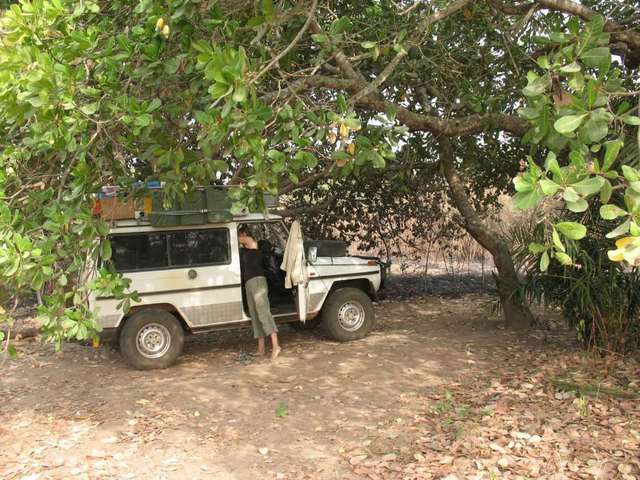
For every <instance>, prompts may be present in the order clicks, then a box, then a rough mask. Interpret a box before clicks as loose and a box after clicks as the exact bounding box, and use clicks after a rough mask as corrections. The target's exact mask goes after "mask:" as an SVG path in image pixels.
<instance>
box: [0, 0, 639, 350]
mask: <svg viewBox="0 0 640 480" xmlns="http://www.w3.org/2000/svg"><path fill="white" fill-rule="evenodd" d="M3 5H4V6H3V7H0V8H3V9H4V10H2V11H1V14H0V15H1V16H0V164H1V166H2V168H1V169H0V277H1V278H2V280H1V286H0V295H2V298H1V299H0V300H2V305H3V308H2V310H0V316H1V318H2V321H3V322H5V323H9V324H10V322H11V310H12V309H13V308H15V306H17V305H18V302H19V299H20V298H24V297H25V296H26V295H29V294H30V293H33V292H34V291H35V292H39V293H40V295H41V298H42V304H41V305H40V307H39V314H40V316H41V317H42V319H43V325H44V331H45V333H46V334H47V337H48V338H50V339H52V340H54V341H57V342H58V343H60V342H61V341H62V340H63V339H64V338H77V339H87V338H91V337H92V336H94V335H95V334H94V332H93V330H92V325H93V322H92V316H91V312H89V311H88V310H87V307H86V298H87V295H88V292H89V291H91V290H99V291H109V292H111V294H113V295H115V296H116V297H118V298H121V299H122V306H123V308H127V306H128V305H129V303H130V302H131V301H132V300H135V293H133V292H129V291H128V289H127V282H126V280H124V279H122V278H121V277H119V276H118V275H117V274H116V273H115V272H113V271H111V270H109V268H107V267H105V268H104V269H102V270H100V274H99V275H98V277H96V278H94V279H92V280H91V281H88V280H87V279H86V278H85V277H84V276H83V272H84V271H85V267H86V263H87V262H88V261H90V259H92V258H95V259H97V258H102V260H105V261H107V260H108V259H109V258H110V254H111V252H110V247H109V244H108V242H98V241H97V240H98V239H100V238H103V237H104V236H105V235H106V233H107V228H106V225H104V224H103V223H102V222H101V221H100V220H99V219H97V218H95V217H94V216H92V214H91V199H92V196H93V195H94V194H95V193H96V192H97V191H98V190H99V188H100V187H101V186H102V185H105V184H113V185H118V186H120V187H122V188H123V189H129V188H131V186H132V185H133V183H134V182H135V181H138V180H145V179H155V180H160V181H163V182H165V184H166V190H167V192H169V193H170V194H172V195H175V196H180V195H182V194H184V193H185V192H186V191H188V190H189V189H190V188H193V186H194V185H203V184H216V183H218V184H237V185H240V186H241V187H242V188H240V189H238V190H237V192H238V193H237V195H236V202H237V203H238V204H245V205H246V204H249V205H250V206H253V207H256V208H260V207H261V202H262V200H261V198H262V197H261V195H260V193H262V192H272V193H281V194H285V193H290V192H293V191H294V190H298V189H302V188H305V187H307V186H309V185H312V184H314V183H316V182H318V181H320V180H323V181H327V182H329V183H328V184H329V185H330V182H331V181H332V179H336V178H346V177H348V176H351V175H354V176H357V175H359V174H360V173H361V172H363V171H365V170H367V169H371V168H378V169H382V168H385V167H386V166H387V165H388V164H389V163H392V162H396V161H397V159H398V158H401V156H400V155H398V154H399V152H400V151H401V150H402V149H403V148H419V149H421V150H420V151H423V152H430V153H429V155H433V158H434V160H433V161H434V162H437V163H438V165H439V169H438V171H436V172H434V173H433V175H442V176H443V178H444V179H445V180H446V182H447V185H448V189H449V194H450V197H451V200H452V202H453V204H454V205H455V206H456V208H457V209H458V210H459V212H460V214H461V217H462V218H463V224H464V227H465V228H466V229H467V231H468V232H469V233H470V234H471V235H472V236H473V237H474V238H476V239H477V240H478V241H479V242H480V243H481V244H482V245H483V246H484V247H485V248H486V249H487V250H488V251H489V252H490V253H491V255H493V258H494V260H495V264H496V267H497V271H498V275H497V279H498V292H499V295H500V297H501V299H502V304H503V306H504V313H505V319H506V321H507V324H508V325H511V326H514V327H517V326H525V325H527V324H528V323H529V322H530V319H531V314H530V313H529V311H528V309H527V307H526V305H524V304H523V303H522V302H521V300H520V298H519V296H518V294H517V290H518V285H519V283H518V278H517V276H516V271H515V269H514V267H513V262H512V260H511V255H510V253H509V246H508V244H507V242H506V241H505V240H504V239H502V238H500V237H499V236H497V235H496V234H495V232H492V231H491V230H490V229H489V228H488V227H487V225H486V223H485V222H484V221H483V219H482V217H481V215H479V214H478V212H477V211H476V210H475V209H474V207H473V203H472V201H471V199H470V196H469V188H471V187H470V185H471V184H472V183H473V181H474V178H466V177H465V173H466V172H467V170H466V168H465V156H466V155H467V154H468V153H469V154H470V152H477V148H469V147H468V145H469V144H470V142H471V144H475V146H478V145H480V146H486V145H491V144H492V142H496V141H499V142H513V144H514V145H516V144H518V145H519V142H520V137H523V136H525V135H528V137H527V139H529V140H531V139H532V134H530V133H528V132H531V131H535V130H536V129H538V128H540V125H538V124H534V125H532V124H531V123H530V121H531V120H535V118H534V117H533V113H530V114H525V115H524V116H521V115H519V114H518V113H517V110H518V108H521V107H523V106H524V104H525V98H526V99H531V98H532V97H531V96H528V95H527V92H524V95H523V91H522V88H523V87H525V86H527V80H528V81H529V83H532V82H535V79H534V78H533V76H534V74H529V76H527V71H529V70H531V69H532V66H534V65H535V64H534V63H533V62H534V60H535V59H538V65H539V66H540V68H548V67H547V65H546V64H544V63H542V64H541V63H540V62H541V59H542V58H547V59H548V61H549V63H550V65H549V68H550V70H549V72H550V73H548V74H546V77H544V78H547V79H548V82H550V83H548V84H547V83H545V89H546V88H547V87H548V86H549V85H551V87H552V86H553V85H555V83H554V82H555V80H554V78H555V77H554V76H553V72H555V71H556V70H554V69H555V68H556V63H555V62H556V60H555V58H556V57H555V55H557V52H558V50H559V49H560V50H562V48H563V46H562V45H563V44H564V40H565V37H564V36H566V40H567V42H568V43H570V42H573V41H574V40H575V39H574V38H573V37H576V36H579V35H583V32H584V31H586V30H585V29H588V28H591V27H587V26H586V25H587V23H586V22H589V21H593V19H594V18H596V17H597V16H598V14H600V15H602V20H601V21H600V23H599V26H598V29H599V30H602V32H601V33H599V34H598V35H600V36H599V37H598V45H597V47H593V48H601V49H605V48H606V49H608V51H609V52H610V53H611V54H615V57H614V62H615V63H617V64H619V65H618V68H617V69H616V70H619V71H620V72H621V73H620V75H621V76H622V77H624V76H627V77H628V76H631V75H633V72H634V71H635V70H634V69H635V68H637V65H638V62H639V59H640V55H639V53H638V52H640V35H639V34H638V32H637V30H634V28H633V26H634V22H635V24H636V25H637V20H638V12H637V8H636V6H635V3H634V2H633V1H631V0H625V1H622V2H621V1H617V0H601V1H598V2H596V1H587V0H584V1H582V2H581V3H579V2H577V1H574V0H533V1H531V2H505V3H503V2H501V1H498V0H486V1H472V0H442V1H439V0H434V1H424V2H423V1H399V2H397V1H386V0H382V1H375V2H368V1H363V2H348V1H341V0H338V1H332V2H326V1H321V0H310V1H288V0H283V1H274V0H261V1H245V0H219V1H213V0H211V1H208V0H203V1H193V0H169V1H162V2H161V1H158V0H141V1H138V2H130V1H123V0H120V1H119V0H112V1H96V0H85V1H83V2H72V1H69V0H32V1H29V0H22V1H20V2H15V3H14V2H3ZM598 18H599V17H598ZM566 30H568V31H569V33H563V32H565V31H566ZM599 30H598V31H599ZM545 35H546V36H549V35H550V36H551V37H550V38H551V39H552V42H551V43H549V42H545V41H542V42H541V41H540V37H545ZM558 35H564V36H563V37H562V39H561V38H560V37H559V36H558ZM605 36H606V38H605ZM590 46H591V44H590ZM599 52H603V50H602V51H599ZM563 55H565V56H566V55H568V54H567V53H564V54H563ZM579 57H580V56H579V55H578V56H577V59H578V61H579V62H584V63H586V60H585V59H584V58H582V60H580V58H579ZM597 57H598V59H599V58H601V57H603V55H600V54H598V55H597ZM595 61H596V59H595V58H594V62H595ZM598 61H599V60H598ZM561 64H562V65H561ZM558 65H560V67H559V68H562V67H565V65H564V63H562V62H561V61H560V60H558ZM587 67H589V68H591V66H590V65H589V64H588V63H587ZM562 73H571V72H562ZM573 73H576V72H573ZM537 75H540V74H539V73H538V74H537ZM540 78H542V77H540ZM572 78H573V77H572ZM584 81H585V83H586V85H587V87H585V88H590V87H588V85H589V80H588V79H587V77H586V76H585V77H584ZM545 82H547V80H545ZM540 83H542V82H540ZM536 85H538V84H536ZM551 87H549V88H551ZM531 88H533V89H537V88H538V87H537V86H536V87H531ZM541 88H542V87H540V89H541ZM536 91H537V90H536ZM540 93H544V92H542V90H541V91H540ZM545 98H551V97H548V96H547V97H545ZM635 98H636V97H634V96H632V95H629V97H628V99H629V100H630V101H631V102H630V103H632V106H631V107H630V108H631V109H633V108H636V107H635V105H633V101H634V100H635ZM549 102H550V101H549ZM529 108H537V107H529ZM557 108H560V107H558V105H557V104H556V105H551V104H550V105H549V106H548V110H549V111H550V112H551V111H555V110H554V109H557ZM589 108H590V107H589ZM527 115H528V116H527ZM545 115H546V114H545ZM580 115H582V113H579V112H577V113H576V115H575V116H580ZM630 115H631V114H630ZM565 116H566V115H565ZM586 120H587V118H586V117H583V121H586ZM565 121H566V120H565ZM611 121H615V120H611ZM629 121H630V122H631V123H632V124H633V122H634V120H628V122H629ZM545 125H546V124H545ZM545 128H546V127H545ZM576 128H577V127H576ZM560 135H562V132H560ZM538 136H539V135H538ZM534 137H535V135H534ZM538 144H539V145H542V143H541V142H540V141H538ZM514 148H515V147H514ZM517 148H520V147H517ZM524 156H525V155H524V153H523V155H522V158H524ZM514 157H516V156H514ZM466 160H467V161H468V159H466ZM514 163H515V159H514V158H512V156H509V157H508V158H506V159H505V165H501V164H500V163H499V162H497V161H492V162H489V164H488V165H487V168H488V169H491V168H497V169H506V170H507V171H510V170H511V169H513V168H514ZM507 164H508V165H507ZM489 171H490V170H489ZM486 178H491V175H487V176H486ZM429 181H430V178H428V176H427V177H426V178H425V182H429ZM519 183H520V182H519ZM487 188H491V185H490V184H487ZM532 188H533V187H532ZM536 188H537V187H536ZM578 195H580V193H579V192H578ZM107 264H108V262H107ZM7 345H8V344H7Z"/></svg>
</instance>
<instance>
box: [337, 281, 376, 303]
mask: <svg viewBox="0 0 640 480" xmlns="http://www.w3.org/2000/svg"><path fill="white" fill-rule="evenodd" d="M341 288H357V289H358V290H362V291H363V292H364V293H366V294H367V295H368V296H369V298H370V299H371V300H372V301H377V300H378V296H377V295H376V290H375V288H374V286H373V283H372V282H371V280H369V279H366V278H353V279H349V280H337V281H334V282H333V283H332V284H331V288H329V292H328V295H330V294H331V293H333V292H335V291H336V290H340V289H341ZM328 295H327V296H328Z"/></svg>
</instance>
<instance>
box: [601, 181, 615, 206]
mask: <svg viewBox="0 0 640 480" xmlns="http://www.w3.org/2000/svg"><path fill="white" fill-rule="evenodd" d="M612 193H613V187H612V186H611V182H610V181H609V180H605V181H604V184H603V185H602V190H600V202H601V203H609V200H610V199H611V194H612Z"/></svg>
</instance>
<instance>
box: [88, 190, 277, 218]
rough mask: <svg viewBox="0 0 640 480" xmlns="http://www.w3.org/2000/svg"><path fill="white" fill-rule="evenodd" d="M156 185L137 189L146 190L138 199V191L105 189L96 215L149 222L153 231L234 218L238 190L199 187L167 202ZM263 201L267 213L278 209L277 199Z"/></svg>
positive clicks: (96, 207) (99, 196)
mask: <svg viewBox="0 0 640 480" xmlns="http://www.w3.org/2000/svg"><path fill="white" fill-rule="evenodd" d="M155 183H157V185H155V184H153V185H152V186H149V184H147V185H144V184H139V185H136V186H135V188H146V189H147V190H146V191H145V192H144V194H143V195H142V196H135V191H134V192H133V193H129V194H128V195H126V194H125V195H123V194H122V193H123V192H122V191H121V190H120V189H118V188H117V187H103V188H102V192H101V193H100V194H98V199H97V200H96V204H95V205H94V213H96V214H99V215H100V216H101V217H102V218H103V219H104V220H107V221H110V222H111V221H115V220H136V221H138V222H150V223H151V225H152V226H154V227H171V226H179V225H202V224H205V223H219V222H225V221H229V220H231V219H232V218H233V214H232V212H231V207H232V205H233V201H232V196H231V189H232V188H237V187H232V186H206V187H197V188H196V189H195V190H193V191H191V192H188V193H186V194H185V195H184V196H183V197H182V198H181V199H177V198H176V199H173V200H168V198H167V197H166V194H165V192H164V191H163V190H162V188H161V187H162V185H161V184H160V183H159V182H155ZM263 198H264V204H265V207H266V208H267V210H268V209H269V208H273V207H276V206H277V205H278V197H277V196H276V195H269V194H264V197H263ZM245 213H249V212H248V211H247V212H245Z"/></svg>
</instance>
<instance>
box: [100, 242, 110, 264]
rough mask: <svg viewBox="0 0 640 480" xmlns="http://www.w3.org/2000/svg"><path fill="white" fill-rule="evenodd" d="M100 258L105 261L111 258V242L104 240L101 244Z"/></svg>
mask: <svg viewBox="0 0 640 480" xmlns="http://www.w3.org/2000/svg"><path fill="white" fill-rule="evenodd" d="M100 258H102V260H104V261H107V260H109V259H110V258H111V242H109V240H103V241H102V243H101V244H100Z"/></svg>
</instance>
